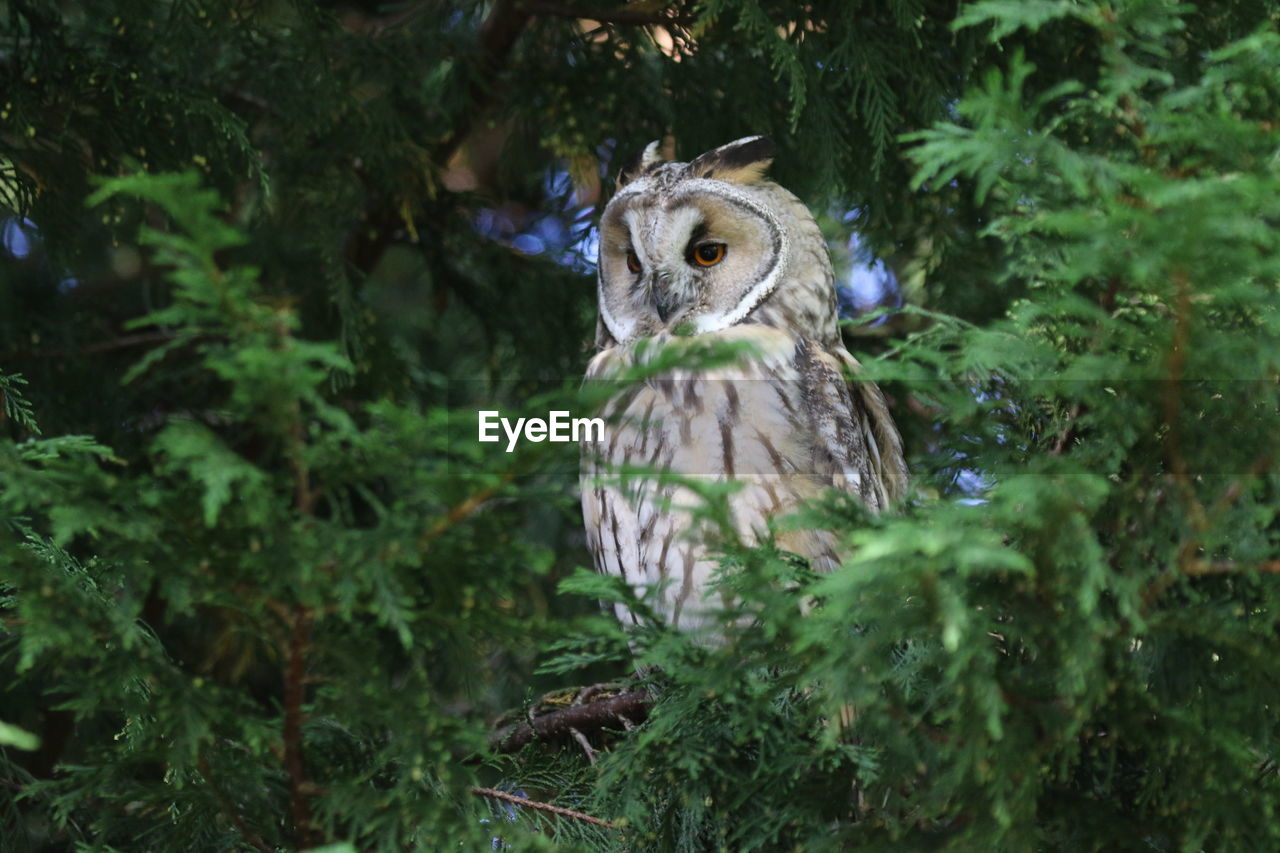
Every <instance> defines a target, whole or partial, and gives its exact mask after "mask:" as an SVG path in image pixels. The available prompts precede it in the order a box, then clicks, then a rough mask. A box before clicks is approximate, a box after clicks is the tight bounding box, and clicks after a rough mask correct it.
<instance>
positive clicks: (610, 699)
mask: <svg viewBox="0 0 1280 853" xmlns="http://www.w3.org/2000/svg"><path fill="white" fill-rule="evenodd" d="M648 715H649V694H648V693H647V692H646V691H644V690H628V691H626V692H625V693H618V694H616V695H614V696H607V697H605V698H601V699H596V700H593V701H589V702H584V703H583V704H581V705H570V706H569V707H567V708H561V709H560V710H557V711H549V712H548V713H545V714H542V715H540V716H537V717H535V718H533V719H532V720H530V721H528V722H524V723H518V724H516V725H512V726H508V727H507V728H505V729H502V730H500V731H498V732H495V733H494V735H493V737H492V738H490V741H489V744H490V746H491V747H492V749H493V750H494V751H495V752H501V753H513V752H519V751H520V750H522V749H524V747H525V746H527V745H528V744H529V743H531V742H533V741H535V740H538V741H552V742H554V741H565V740H569V739H570V738H572V737H573V732H574V731H575V730H576V731H579V732H591V733H594V732H598V731H600V730H602V729H605V728H610V727H614V726H619V725H620V726H622V727H623V728H626V727H629V726H632V725H635V724H636V723H640V722H643V721H644V719H645V717H647V716H648Z"/></svg>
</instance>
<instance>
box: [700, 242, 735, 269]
mask: <svg viewBox="0 0 1280 853" xmlns="http://www.w3.org/2000/svg"><path fill="white" fill-rule="evenodd" d="M727 251H728V248H727V247H726V246H725V244H724V243H703V244H702V245H701V246H699V247H698V248H696V249H694V250H693V262H694V263H695V264H697V265H698V266H700V267H714V266H715V265H716V264H718V263H720V262H721V261H723V260H724V256H725V253H726V252H727Z"/></svg>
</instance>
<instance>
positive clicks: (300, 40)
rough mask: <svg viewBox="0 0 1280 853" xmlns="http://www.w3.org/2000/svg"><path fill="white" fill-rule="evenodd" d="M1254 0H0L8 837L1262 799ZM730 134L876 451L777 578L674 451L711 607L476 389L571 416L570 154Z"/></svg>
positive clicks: (510, 403) (583, 245)
mask: <svg viewBox="0 0 1280 853" xmlns="http://www.w3.org/2000/svg"><path fill="white" fill-rule="evenodd" d="M1278 22H1280V5H1277V4H1275V3H1272V2H1236V3H1207V4H1196V5H1179V4H1175V3H1171V2H1165V0H1114V2H1111V3H1104V2H1095V0H1087V2H1086V1H1085V0H1082V2H1023V0H981V2H973V3H965V4H959V5H958V6H957V4H954V3H932V2H925V0H915V2H912V0H896V1H894V2H891V0H879V2H870V0H868V2H856V3H846V2H836V0H820V2H812V3H791V2H747V0H713V1H712V0H709V1H708V2H698V3H694V2H671V3H653V2H631V3H626V4H621V3H611V2H604V0H601V2H599V3H593V2H586V0H581V2H579V0H564V2H549V3H548V2H536V3H535V2H521V1H520V0H496V2H491V3H480V2H461V0H459V2H438V3H437V2H422V3H396V4H392V3H387V4H382V3H377V2H364V3H362V2H355V0H352V2H346V3H320V2H301V0H299V2H283V0H263V1H262V2H241V1H240V0H225V1H223V0H196V2H179V0H167V2H133V0H110V1H109V2H105V3H94V4H87V3H78V2H73V0H59V2H52V3H35V2H22V0H8V2H0V228H2V229H3V230H2V236H3V245H2V247H0V400H2V401H3V403H2V405H0V850H6V851H7V850H15V851H40V853H63V851H81V850H83V851H133V850H139V851H141V850H146V851H191V850H211V851H212V850H243V851H251V850H256V851H271V850H302V849H315V850H326V851H331V853H348V851H355V850H360V851H365V850H369V851H375V850H376V851H404V850H421V851H435V850H459V849H461V850H488V849H512V850H524V849H529V850H582V851H605V850H609V851H667V850H677V851H703V850H726V851H740V850H742V851H746V850H810V851H821V850H843V849H859V850H861V849H866V850H885V851H899V850H913V851H914V850H957V851H962V850H963V851H968V850H983V851H986V850H993V851H1005V850H1007V851H1025V850H1045V851H1057V850H1082V851H1083V850H1107V851H1111V850H1158V851H1198V850H1215V851H1217V850H1222V851H1257V850H1272V849H1280V780H1277V778H1276V776H1277V774H1276V767H1277V762H1280V740H1278V738H1280V717H1278V716H1277V708H1280V678H1278V677H1277V670H1276V664H1275V662H1276V661H1277V660H1280V609H1278V608H1280V523H1278V522H1277V518H1276V516H1277V511H1278V510H1280V493H1278V492H1280V479H1278V478H1277V476H1276V474H1275V470H1276V462H1277V460H1278V459H1280V452H1278V451H1280V447H1278V446H1277V444H1278V443H1280V430H1277V428H1276V423H1277V414H1278V409H1280V383H1278V381H1277V380H1278V379H1280V372H1278V367H1280V364H1278V363H1280V153H1278V152H1280V30H1278V27H1277V24H1278ZM761 132H768V133H772V134H773V135H774V137H775V139H776V140H777V142H778V143H779V150H780V154H779V157H778V161H777V164H776V168H775V169H774V173H775V175H776V176H777V177H778V178H779V179H780V180H781V181H782V182H783V183H784V184H785V185H787V186H789V187H791V188H793V189H795V190H796V191H797V192H799V193H801V194H802V195H803V196H804V197H805V198H806V200H807V201H809V202H810V203H811V205H812V206H813V207H814V209H815V210H820V211H823V212H824V215H823V216H822V217H820V218H821V219H823V227H824V232H825V233H827V234H828V235H829V236H830V237H831V239H832V241H833V248H834V250H835V252H834V253H835V255H836V257H837V258H838V259H840V262H841V264H842V269H841V273H842V274H847V273H848V271H849V270H848V265H849V264H851V263H853V261H852V260H851V259H850V254H851V252H850V249H849V243H848V240H849V228H850V227H851V226H850V225H849V223H850V222H853V223H854V224H855V225H856V226H857V227H858V229H859V232H860V239H861V241H862V244H863V245H865V246H866V247H869V248H870V249H871V250H873V251H874V253H875V254H876V255H877V256H878V257H880V258H882V259H884V260H885V261H886V263H887V264H888V265H889V266H890V267H891V268H892V269H895V270H896V271H897V273H898V276H899V284H900V290H901V293H902V295H903V297H904V298H905V300H906V304H905V305H903V306H902V308H901V310H898V311H895V312H892V315H891V316H888V317H885V318H882V319H881V320H880V321H879V322H876V323H868V322H866V320H865V318H864V319H860V320H858V321H857V322H853V323H850V324H849V328H848V330H847V331H848V333H849V340H850V343H851V345H852V346H853V348H854V349H855V350H858V351H859V354H860V357H861V358H862V360H863V362H864V364H865V369H866V375H867V376H869V377H871V378H874V379H876V380H877V381H879V382H880V383H881V385H882V387H883V388H884V389H885V390H886V392H887V393H888V395H889V397H890V398H891V400H892V402H893V404H894V412H895V415H896V416H897V418H898V421H899V424H900V426H901V428H902V431H903V433H904V437H905V439H906V444H907V447H908V450H909V454H910V463H911V468H912V473H913V481H914V492H913V494H912V496H911V498H910V499H909V500H908V501H906V502H904V505H903V506H901V507H900V508H898V510H897V511H896V512H895V513H892V514H886V515H884V516H880V517H873V516H870V515H869V514H868V513H867V512H866V511H865V510H864V509H862V508H861V507H860V506H858V505H856V504H854V503H852V502H851V501H849V500H847V499H844V498H841V497H839V496H832V497H830V499H828V500H826V501H825V502H823V503H821V504H819V505H815V506H812V507H810V508H808V509H807V510H806V511H805V512H803V513H801V514H799V515H797V516H795V517H792V518H787V519H779V520H777V522H776V523H777V525H778V527H779V529H781V528H783V527H786V526H796V525H817V526H822V527H825V528H828V529H832V530H836V531H839V532H840V535H841V536H842V537H843V538H844V540H845V542H846V544H847V546H848V547H847V550H846V554H847V557H846V560H845V563H844V565H843V567H842V568H841V569H840V570H838V571H836V572H834V573H832V574H830V575H825V576H817V575H815V574H814V573H812V572H811V571H810V570H809V568H808V566H806V565H804V564H803V561H800V560H798V559H797V558H795V557H794V556H793V555H790V554H787V553H785V552H783V551H781V550H779V549H777V548H775V547H773V546H771V545H767V544H766V545H764V546H760V547H746V546H745V545H743V544H742V543H741V542H739V541H737V540H736V539H735V537H734V534H733V527H732V525H731V524H730V523H729V517H728V513H727V512H726V504H725V496H726V494H727V493H728V492H729V491H730V490H731V489H732V486H731V485H726V484H706V483H699V482H691V483H689V485H690V486H691V487H692V488H694V489H696V490H697V491H698V493H699V494H701V495H702V496H703V498H704V499H705V501H704V502H705V506H704V507H703V510H702V511H703V513H704V518H705V522H706V524H707V526H708V527H709V528H710V529H718V530H719V531H720V532H721V539H722V541H721V545H722V547H723V553H724V557H723V571H722V573H721V579H720V582H721V583H722V584H723V585H724V586H725V588H726V590H727V591H729V592H731V593H732V595H730V596H726V600H728V601H730V602H731V603H730V604H728V605H726V609H725V611H724V612H723V613H722V614H721V626H720V631H719V634H720V637H721V638H722V641H721V642H719V643H716V644H706V643H699V642H696V641H694V640H693V639H691V638H690V637H689V636H687V635H684V634H681V633H680V632H678V631H673V630H671V629H669V628H666V627H665V626H663V625H661V624H659V623H658V622H656V621H650V622H648V623H646V624H644V625H641V626H639V627H634V628H633V629H630V630H625V631H624V629H623V628H622V627H621V626H620V625H618V624H617V623H616V621H615V620H614V619H613V617H612V615H611V614H610V615H606V614H604V613H602V612H601V611H600V609H599V607H598V604H597V602H598V601H604V602H614V601H622V602H627V603H628V604H629V606H631V607H632V608H633V609H634V610H635V611H636V612H639V613H644V612H646V603H645V601H643V600H637V599H636V597H635V594H634V592H633V591H631V590H630V589H628V588H625V587H624V586H623V585H621V584H619V583H617V582H615V581H614V580H612V579H606V578H600V577H597V576H595V575H593V574H592V573H590V572H588V571H586V570H585V569H582V568H581V567H582V566H584V565H587V564H588V563H589V558H588V557H587V555H586V553H585V550H584V547H583V537H582V533H581V518H580V516H579V514H578V512H577V509H576V494H575V489H576V450H575V448H573V447H572V446H566V445H563V444H550V443H523V444H521V445H520V446H519V447H517V449H516V450H515V452H512V453H506V452H504V450H505V441H504V442H502V443H498V444H481V443H479V442H478V441H477V440H476V426H477V420H476V418H477V415H476V413H477V411H478V410H499V411H501V413H502V414H503V415H504V416H506V417H509V418H515V417H521V416H543V417H545V415H546V413H547V412H548V411H550V410H557V409H563V410H568V411H572V412H573V413H574V414H575V415H585V414H590V413H591V411H592V410H593V408H594V407H595V406H597V405H598V404H599V403H600V401H601V399H602V394H607V393H608V391H609V389H603V390H602V389H598V388H585V389H579V388H578V385H579V377H580V376H581V374H582V371H583V369H584V367H585V364H586V361H587V359H588V358H589V350H590V340H591V336H592V331H593V327H594V323H595V309H594V285H593V282H592V279H591V276H590V274H589V272H590V263H591V258H590V254H591V248H590V246H591V240H590V232H589V224H590V221H591V217H592V215H593V210H592V208H593V206H598V205H599V204H600V202H601V200H602V199H603V198H606V197H607V194H608V192H610V191H611V184H610V182H609V180H608V177H609V176H610V175H611V174H613V173H615V172H616V171H617V169H618V167H619V165H620V160H621V158H622V157H623V156H624V155H625V154H626V153H629V152H631V151H635V150H638V149H639V148H641V147H642V146H643V145H644V144H645V143H647V142H648V141H649V140H650V139H653V138H665V137H672V138H674V140H675V143H676V145H677V147H678V152H679V154H680V155H681V156H682V157H683V156H688V155H692V154H696V153H699V152H701V151H702V150H705V149H707V148H710V147H712V146H714V145H717V144H720V143H723V142H725V141H728V140H730V139H733V138H735V137H738V136H744V135H748V134H752V133H761ZM846 211H853V212H854V213H853V214H852V215H845V212H846ZM735 357H736V354H735V353H734V352H723V351H719V350H718V349H717V348H714V347H712V348H706V347H701V346H698V345H696V341H695V342H694V345H687V346H683V347H681V348H680V349H679V350H678V351H677V350H671V351H668V352H663V353H655V354H654V355H653V358H652V360H651V363H650V364H649V365H648V366H647V367H646V371H645V373H644V374H639V373H638V374H637V375H636V376H634V377H631V378H632V379H634V380H636V381H642V380H643V379H644V378H645V376H646V375H649V374H651V373H654V372H661V371H663V370H666V369H670V368H671V367H672V366H674V365H676V364H681V365H683V366H686V367H696V366H698V365H708V364H715V363H721V362H723V361H724V360H726V359H732V358H735ZM628 474H629V476H636V477H643V476H646V473H645V472H628ZM605 681H621V682H623V683H624V685H625V686H626V687H627V688H630V689H634V688H638V687H643V688H645V689H647V690H648V691H649V693H650V695H651V697H652V701H651V703H650V706H649V710H648V714H647V719H645V720H644V721H643V722H640V723H639V725H634V726H624V725H623V721H622V720H610V721H608V724H607V725H606V726H605V727H604V729H600V730H593V731H590V732H588V733H587V734H586V737H585V740H586V741H587V742H588V744H589V746H590V749H584V748H583V746H582V745H581V744H579V743H578V742H576V741H570V743H569V746H562V745H558V744H553V743H541V742H536V741H535V742H534V743H531V744H530V745H528V746H526V747H524V748H523V749H522V750H521V751H519V752H518V753H516V754H514V755H507V754H500V750H499V749H498V748H496V747H495V746H492V745H491V732H493V731H494V730H495V727H500V726H502V725H504V724H506V723H509V722H510V721H511V720H513V719H514V720H520V719H524V718H525V717H526V716H527V715H531V714H534V713H535V712H537V710H538V709H539V707H540V706H541V705H545V704H546V703H545V702H543V703H539V702H538V699H537V697H539V696H544V698H545V695H554V694H553V693H549V691H556V690H559V691H561V693H562V694H563V695H564V696H568V697H573V695H574V694H575V693H576V687H577V686H579V685H584V684H591V683H595V682H605ZM566 691H567V692H566ZM564 701H565V702H566V703H567V702H570V701H572V700H571V698H570V699H567V700H564ZM630 722H639V721H628V723H630ZM628 727H629V728H630V730H629V731H622V729H624V728H628ZM615 729H616V730H615ZM588 753H590V755H589V754H588ZM478 789H484V790H478ZM495 792H496V793H495ZM521 798H527V799H528V800H530V801H532V802H531V803H530V804H526V805H520V804H518V803H514V802H510V800H511V799H521ZM543 806H555V807H559V808H560V809H561V811H560V812H555V811H552V810H549V809H548V808H544V807H543ZM565 810H568V811H565ZM593 818H594V820H593Z"/></svg>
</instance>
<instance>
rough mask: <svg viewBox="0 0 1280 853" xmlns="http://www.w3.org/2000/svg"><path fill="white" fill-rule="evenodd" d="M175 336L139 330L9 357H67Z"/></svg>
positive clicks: (150, 342)
mask: <svg viewBox="0 0 1280 853" xmlns="http://www.w3.org/2000/svg"><path fill="white" fill-rule="evenodd" d="M175 337H177V335H175V334H174V333H173V332H139V333H138V334H136V335H122V336H120V337H118V338H110V339H108V340H105V341H97V342H95V343H92V344H85V345H83V346H78V347H57V348H54V349H42V350H30V351H27V352H15V353H13V354H11V355H10V356H9V358H12V359H21V360H30V359H41V358H67V357H68V356H74V355H96V354H98V353H104V352H111V351H113V350H118V349H129V348H131V347H140V346H146V345H147V344H161V343H168V342H169V341H171V340H173V339H174V338H175Z"/></svg>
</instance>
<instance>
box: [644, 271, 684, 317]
mask: <svg viewBox="0 0 1280 853" xmlns="http://www.w3.org/2000/svg"><path fill="white" fill-rule="evenodd" d="M672 284H673V281H672V276H671V274H670V273H661V272H660V273H658V274H656V275H655V276H654V277H653V282H652V284H651V285H650V288H649V295H650V299H651V300H652V302H653V310H655V311H657V312H658V319H660V320H661V321H662V322H663V323H665V322H667V321H668V320H670V319H671V318H672V317H674V316H675V315H676V314H678V313H679V312H680V309H681V308H683V307H684V306H683V305H682V304H681V302H682V300H681V299H680V297H679V296H678V295H676V292H675V291H676V288H675V287H673V286H672Z"/></svg>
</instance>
